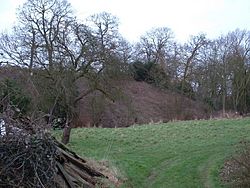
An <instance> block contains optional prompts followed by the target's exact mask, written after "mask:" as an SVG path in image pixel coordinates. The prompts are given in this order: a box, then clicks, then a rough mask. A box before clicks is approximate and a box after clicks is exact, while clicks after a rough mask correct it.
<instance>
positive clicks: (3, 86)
mask: <svg viewBox="0 0 250 188" xmlns="http://www.w3.org/2000/svg"><path fill="white" fill-rule="evenodd" d="M30 103H31V98H30V97H28V96H27V95H26V94H25V92H24V90H23V89H22V88H21V86H20V85H19V84H18V83H17V82H16V81H15V80H11V79H5V80H3V81H2V82H0V111H1V112H3V111H5V110H6V108H7V107H8V106H9V105H10V106H13V107H15V108H17V109H18V110H19V111H20V113H22V114H25V113H27V111H28V110H29V106H30Z"/></svg>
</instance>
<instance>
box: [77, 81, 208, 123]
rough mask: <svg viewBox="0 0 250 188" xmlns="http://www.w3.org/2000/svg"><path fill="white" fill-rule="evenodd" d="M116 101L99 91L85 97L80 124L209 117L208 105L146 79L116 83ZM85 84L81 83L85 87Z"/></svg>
mask: <svg viewBox="0 0 250 188" xmlns="http://www.w3.org/2000/svg"><path fill="white" fill-rule="evenodd" d="M112 84H113V87H115V88H116V90H115V91H114V93H115V95H116V100H115V102H112V101H110V100H108V99H106V98H105V97H104V96H102V95H100V94H99V93H98V92H97V93H95V94H92V95H89V96H88V97H86V98H84V99H83V100H81V102H80V104H79V114H80V117H79V121H78V122H77V123H76V124H77V126H87V127H89V126H92V125H95V126H98V127H127V126H130V125H133V124H144V123H153V122H154V123H156V122H168V121H170V120H191V119H203V118H206V117H207V115H208V114H207V108H206V107H205V106H204V105H203V104H201V103H199V102H197V101H193V100H191V99H189V98H187V97H184V96H181V95H179V94H177V93H173V92H170V91H166V90H161V89H159V88H157V87H155V86H153V85H150V84H147V83H145V82H137V81H134V80H123V81H117V82H114V83H112ZM83 88H84V85H81V89H83Z"/></svg>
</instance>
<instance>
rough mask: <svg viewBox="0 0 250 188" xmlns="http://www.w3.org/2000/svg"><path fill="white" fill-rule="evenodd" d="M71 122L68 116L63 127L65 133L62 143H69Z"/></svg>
mask: <svg viewBox="0 0 250 188" xmlns="http://www.w3.org/2000/svg"><path fill="white" fill-rule="evenodd" d="M71 128H72V127H71V123H69V120H68V118H67V120H66V125H65V127H64V129H63V135H62V143H63V144H68V143H69V139H70V132H71Z"/></svg>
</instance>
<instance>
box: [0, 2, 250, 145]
mask: <svg viewBox="0 0 250 188" xmlns="http://www.w3.org/2000/svg"><path fill="white" fill-rule="evenodd" d="M17 15H18V17H17V23H16V25H15V26H14V27H13V29H12V31H11V32H10V33H2V34H1V37H0V52H1V59H2V62H1V63H2V67H3V66H6V65H5V64H8V65H14V66H19V67H22V68H26V70H28V72H29V74H28V78H27V80H29V81H31V82H32V84H31V85H32V87H34V88H35V89H34V88H33V91H35V95H37V100H36V101H35V103H36V104H35V105H34V106H35V107H36V108H37V110H40V111H43V112H46V113H50V114H53V115H54V116H57V117H62V116H63V117H65V118H66V124H67V125H68V126H66V128H67V127H69V129H70V127H71V123H72V119H74V117H75V116H77V112H78V111H77V110H78V109H77V104H78V102H79V101H80V100H81V99H83V98H84V97H85V96H87V95H88V94H90V93H91V92H93V91H99V92H100V93H102V94H103V95H104V96H106V97H107V98H109V99H110V100H115V92H116V91H115V88H113V87H112V84H111V83H112V81H111V80H114V79H118V78H124V77H125V78H127V77H133V78H134V79H135V80H137V81H145V82H148V83H150V84H155V85H156V86H157V87H161V88H163V89H169V90H172V91H175V92H179V93H181V94H183V95H186V96H188V97H190V98H192V99H195V100H201V101H203V102H205V103H206V104H208V105H209V106H210V107H211V110H223V112H225V111H226V110H234V111H238V112H241V113H247V112H248V111H249V110H250V90H249V88H250V83H249V81H250V73H249V55H250V32H249V31H245V30H235V31H234V32H230V33H228V34H227V35H224V36H220V37H218V38H217V39H213V40H210V39H208V38H206V35H205V34H200V35H198V36H192V37H190V39H189V41H187V42H186V43H184V44H180V43H178V42H177V41H176V40H175V38H174V34H173V32H172V31H171V29H169V28H167V27H161V28H153V29H152V30H150V31H148V32H146V33H145V34H144V35H143V36H141V38H140V40H139V41H138V42H137V43H135V44H131V43H129V42H128V41H126V40H125V39H124V37H122V36H121V34H120V33H119V20H118V18H117V17H115V16H113V15H111V14H109V13H106V12H103V13H99V14H95V15H92V16H90V17H89V18H87V19H86V20H84V21H79V20H78V18H76V16H75V14H74V11H73V9H72V7H71V5H70V4H69V3H68V2H67V1H66V0H27V2H26V3H24V5H23V6H22V7H20V8H19V9H18V11H17ZM131 32H133V28H131ZM83 81H84V82H86V83H85V84H86V85H88V90H84V91H79V89H78V85H79V82H83ZM65 134H66V137H67V135H68V134H69V132H68V133H67V131H66V132H65ZM65 142H67V139H66V140H65Z"/></svg>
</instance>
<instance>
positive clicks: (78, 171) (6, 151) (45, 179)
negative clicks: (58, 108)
mask: <svg viewBox="0 0 250 188" xmlns="http://www.w3.org/2000/svg"><path fill="white" fill-rule="evenodd" d="M9 122H10V121H9ZM19 123H21V122H19ZM23 126H25V125H23ZM20 127H21V126H19V129H18V130H19V131H17V132H15V133H14V134H13V133H12V134H6V135H4V136H0V187H6V188H8V187H32V188H33V187H38V188H40V187H41V188H45V187H46V188H48V187H53V188H54V187H63V188H67V187H69V188H73V187H96V186H98V187H106V186H105V185H104V184H103V182H109V183H111V182H110V181H109V180H108V179H109V178H108V177H107V176H105V175H104V174H103V173H101V172H99V171H98V170H95V169H94V168H93V167H92V166H90V165H88V163H87V162H86V160H84V159H83V158H81V157H79V156H78V155H77V154H75V153H74V152H72V151H70V150H69V149H67V148H66V147H65V146H64V145H63V144H61V143H59V142H58V141H56V140H55V139H54V138H53V137H51V136H50V135H49V134H47V133H44V132H39V133H37V132H36V133H30V132H26V133H25V131H24V130H23V129H22V130H21V129H20ZM111 184H112V183H111ZM109 185H110V184H109Z"/></svg>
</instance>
